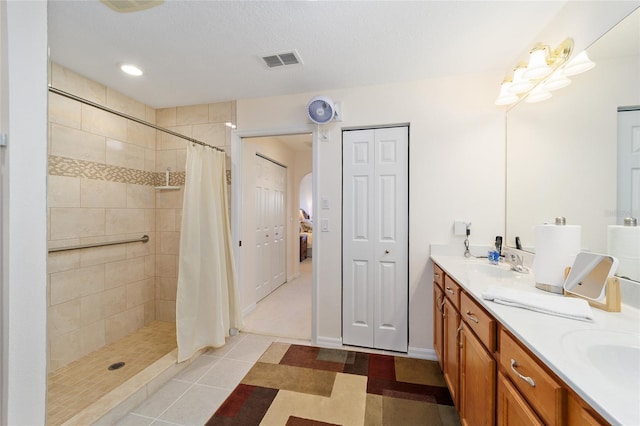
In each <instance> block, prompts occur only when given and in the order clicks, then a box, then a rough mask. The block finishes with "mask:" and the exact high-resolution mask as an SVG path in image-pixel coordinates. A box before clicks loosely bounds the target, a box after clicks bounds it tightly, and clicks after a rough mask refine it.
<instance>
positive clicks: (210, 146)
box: [49, 86, 225, 152]
mask: <svg viewBox="0 0 640 426" xmlns="http://www.w3.org/2000/svg"><path fill="white" fill-rule="evenodd" d="M49 91H50V92H52V93H55V94H57V95H60V96H64V97H65V98H69V99H73V100H74V101H78V102H81V103H83V104H86V105H89V106H92V107H94V108H98V109H101V110H103V111H106V112H110V113H111V114H114V115H117V116H120V117H122V118H126V119H127V120H132V121H135V122H136V123H139V124H142V125H145V126H149V127H153V128H154V129H156V130H160V131H161V132H165V133H169V134H170V135H173V136H176V137H178V138H181V139H185V140H188V141H189V142H193V143H197V144H198V145H202V146H207V147H209V148H213V149H215V150H216V151H220V152H225V150H224V149H222V148H218V147H217V146H213V145H209V144H206V143H204V142H201V141H199V140H197V139H194V138H191V137H189V136H185V135H182V134H180V133H178V132H174V131H173V130H169V129H165V128H164V127H160V126H157V125H155V124H153V123H149V122H148V121H145V120H141V119H139V118H137V117H134V116H131V115H128V114H125V113H122V112H120V111H116V110H114V109H111V108H109V107H106V106H104V105H100V104H97V103H95V102H92V101H90V100H88V99H84V98H81V97H79V96H76V95H73V94H71V93H69V92H65V91H64V90H60V89H56V88H55V87H53V86H49Z"/></svg>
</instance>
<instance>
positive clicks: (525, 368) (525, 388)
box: [500, 330, 565, 425]
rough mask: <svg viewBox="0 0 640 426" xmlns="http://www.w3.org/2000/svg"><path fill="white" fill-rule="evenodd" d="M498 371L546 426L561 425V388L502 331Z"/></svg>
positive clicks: (562, 412) (562, 406) (562, 397)
mask: <svg viewBox="0 0 640 426" xmlns="http://www.w3.org/2000/svg"><path fill="white" fill-rule="evenodd" d="M500 368H501V370H502V371H503V372H504V375H505V376H506V377H508V378H509V379H510V380H511V382H512V383H513V384H514V386H515V387H516V388H517V389H518V391H520V393H521V394H522V396H523V397H524V398H525V399H526V400H527V402H528V403H529V405H530V406H531V407H532V408H533V409H534V410H535V411H536V412H537V413H538V415H539V416H540V418H541V419H542V420H543V421H544V422H545V423H546V424H548V425H560V424H563V423H564V422H563V420H564V406H565V404H564V399H565V390H564V388H563V387H562V385H561V384H560V383H559V382H558V381H556V380H555V379H554V377H552V376H551V374H549V373H547V372H546V371H545V369H544V368H543V367H542V366H541V365H540V364H539V361H538V360H537V359H536V358H534V357H533V356H532V355H530V354H529V353H528V352H527V351H526V350H525V349H524V348H523V347H521V346H520V344H519V343H517V342H516V340H515V339H514V338H513V337H512V336H511V335H510V334H509V333H507V332H506V331H505V330H502V331H501V332H500Z"/></svg>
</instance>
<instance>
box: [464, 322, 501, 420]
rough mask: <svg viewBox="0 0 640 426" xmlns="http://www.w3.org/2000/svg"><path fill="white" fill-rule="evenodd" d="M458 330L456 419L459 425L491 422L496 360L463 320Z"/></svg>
mask: <svg viewBox="0 0 640 426" xmlns="http://www.w3.org/2000/svg"><path fill="white" fill-rule="evenodd" d="M461 327H462V330H461V331H460V388H459V400H460V407H459V412H460V420H461V421H462V424H463V425H472V426H476V425H478V426H479V425H493V424H494V419H495V389H496V385H495V383H496V361H495V359H494V358H493V355H492V354H491V353H490V352H489V351H487V349H486V348H485V347H484V345H483V344H482V342H481V341H480V339H478V338H477V337H476V336H475V335H474V334H473V332H472V331H471V329H470V327H469V325H468V324H467V322H466V321H463V322H462V326H461Z"/></svg>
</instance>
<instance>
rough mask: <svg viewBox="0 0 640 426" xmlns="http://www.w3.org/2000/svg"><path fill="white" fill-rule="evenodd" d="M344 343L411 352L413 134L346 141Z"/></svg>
mask: <svg viewBox="0 0 640 426" xmlns="http://www.w3.org/2000/svg"><path fill="white" fill-rule="evenodd" d="M342 156H343V158H342V167H343V189H342V192H343V196H342V198H343V201H342V293H343V294H342V303H343V306H342V311H343V312H342V335H343V337H342V339H343V343H344V344H345V345H355V346H365V347H373V348H378V349H387V350H393V351H400V352H406V351H407V345H408V306H409V303H408V299H409V266H408V265H409V262H408V254H409V128H408V127H391V128H381V129H367V130H349V131H344V132H343V134H342Z"/></svg>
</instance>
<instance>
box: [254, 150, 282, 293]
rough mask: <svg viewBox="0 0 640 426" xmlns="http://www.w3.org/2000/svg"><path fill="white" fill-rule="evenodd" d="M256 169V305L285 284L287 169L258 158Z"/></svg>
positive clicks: (257, 156)
mask: <svg viewBox="0 0 640 426" xmlns="http://www.w3.org/2000/svg"><path fill="white" fill-rule="evenodd" d="M255 161H256V162H255V167H256V187H255V191H256V192H255V194H256V210H255V217H256V221H255V224H256V227H255V235H256V302H257V301H259V300H260V299H263V298H264V297H266V296H268V295H269V294H270V293H271V292H273V291H274V290H275V289H277V288H278V287H279V286H280V285H282V284H283V283H284V282H285V281H286V273H285V269H286V262H285V255H286V247H285V232H284V231H285V221H286V219H285V216H286V212H285V190H286V184H287V169H286V168H285V167H283V166H281V165H280V164H277V163H275V162H273V161H271V160H269V159H266V158H264V157H262V156H260V155H256V158H255Z"/></svg>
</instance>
